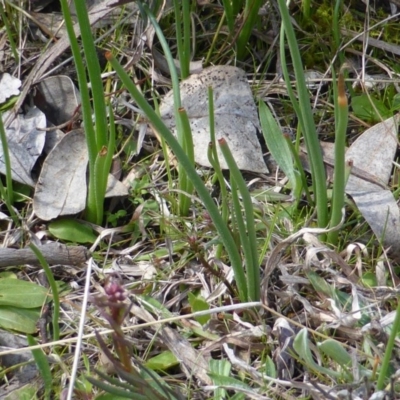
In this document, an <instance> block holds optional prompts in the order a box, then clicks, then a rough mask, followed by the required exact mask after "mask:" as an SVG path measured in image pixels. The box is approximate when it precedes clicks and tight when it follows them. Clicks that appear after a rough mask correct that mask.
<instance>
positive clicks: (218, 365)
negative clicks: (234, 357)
mask: <svg viewBox="0 0 400 400" xmlns="http://www.w3.org/2000/svg"><path fill="white" fill-rule="evenodd" d="M209 365H210V373H211V374H213V377H212V380H213V383H214V385H216V386H219V385H221V381H220V380H219V377H221V376H223V377H227V376H229V375H230V372H231V367H232V365H231V363H230V362H229V361H227V360H215V359H211V360H210V364H209ZM225 398H226V389H224V388H220V387H219V388H217V389H215V391H214V399H213V400H222V399H225Z"/></svg>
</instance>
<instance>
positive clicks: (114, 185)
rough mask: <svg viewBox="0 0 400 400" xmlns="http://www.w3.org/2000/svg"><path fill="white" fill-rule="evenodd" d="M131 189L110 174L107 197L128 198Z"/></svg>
mask: <svg viewBox="0 0 400 400" xmlns="http://www.w3.org/2000/svg"><path fill="white" fill-rule="evenodd" d="M128 194H129V189H128V187H127V186H126V185H125V184H123V183H122V182H121V181H119V180H118V179H116V178H115V177H114V176H113V175H112V174H108V179H107V188H106V195H105V197H107V198H110V197H121V196H128Z"/></svg>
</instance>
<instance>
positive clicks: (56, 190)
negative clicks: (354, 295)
mask: <svg viewBox="0 0 400 400" xmlns="http://www.w3.org/2000/svg"><path fill="white" fill-rule="evenodd" d="M87 163H88V152H87V148H86V141H85V135H84V133H83V131H82V130H81V129H77V130H75V131H71V132H70V133H68V134H67V135H65V136H64V137H63V139H62V140H60V141H59V142H58V143H57V145H56V146H55V147H54V148H53V150H52V151H51V152H50V153H49V155H48V156H47V158H46V160H45V161H44V163H43V167H42V171H41V173H40V176H39V179H38V182H37V184H36V190H35V195H34V197H33V210H34V212H35V214H36V215H37V216H38V217H39V218H41V219H43V220H44V221H49V220H51V219H53V218H56V217H58V216H60V215H69V214H76V213H78V212H80V211H82V210H83V209H84V208H85V204H86V191H87V188H86V169H87Z"/></svg>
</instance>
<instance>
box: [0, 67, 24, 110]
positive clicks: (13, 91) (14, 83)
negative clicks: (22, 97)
mask: <svg viewBox="0 0 400 400" xmlns="http://www.w3.org/2000/svg"><path fill="white" fill-rule="evenodd" d="M20 86H21V81H20V80H19V79H18V78H14V77H13V76H11V75H10V74H8V73H7V72H6V73H4V74H2V75H1V77H0V104H1V103H4V102H5V101H6V100H7V99H8V98H9V97H11V96H17V95H19V88H20Z"/></svg>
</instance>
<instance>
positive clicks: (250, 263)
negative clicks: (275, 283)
mask: <svg viewBox="0 0 400 400" xmlns="http://www.w3.org/2000/svg"><path fill="white" fill-rule="evenodd" d="M218 142H219V145H220V148H221V151H222V154H223V155H224V157H225V160H226V163H227V165H228V167H229V171H230V174H231V179H233V180H234V182H235V184H236V185H237V187H238V189H239V192H240V194H241V196H242V201H243V206H244V214H245V220H246V226H245V230H244V231H242V229H243V226H242V224H241V223H240V218H241V212H239V213H238V212H237V211H238V210H237V209H236V212H235V214H236V218H237V221H238V225H239V234H240V237H241V244H242V247H243V251H244V254H245V260H246V272H247V275H246V278H247V290H248V293H249V299H250V300H252V301H258V300H260V269H259V265H258V250H257V236H256V227H255V223H254V210H253V202H252V200H251V195H250V192H249V189H248V188H247V185H246V182H245V181H244V179H243V177H242V173H241V172H240V170H239V168H238V166H237V164H236V162H235V159H234V158H233V156H232V153H231V151H230V149H229V146H228V143H227V142H226V141H225V139H219V141H218ZM233 191H234V190H233V186H232V194H233ZM243 235H246V236H245V237H244V236H243Z"/></svg>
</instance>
